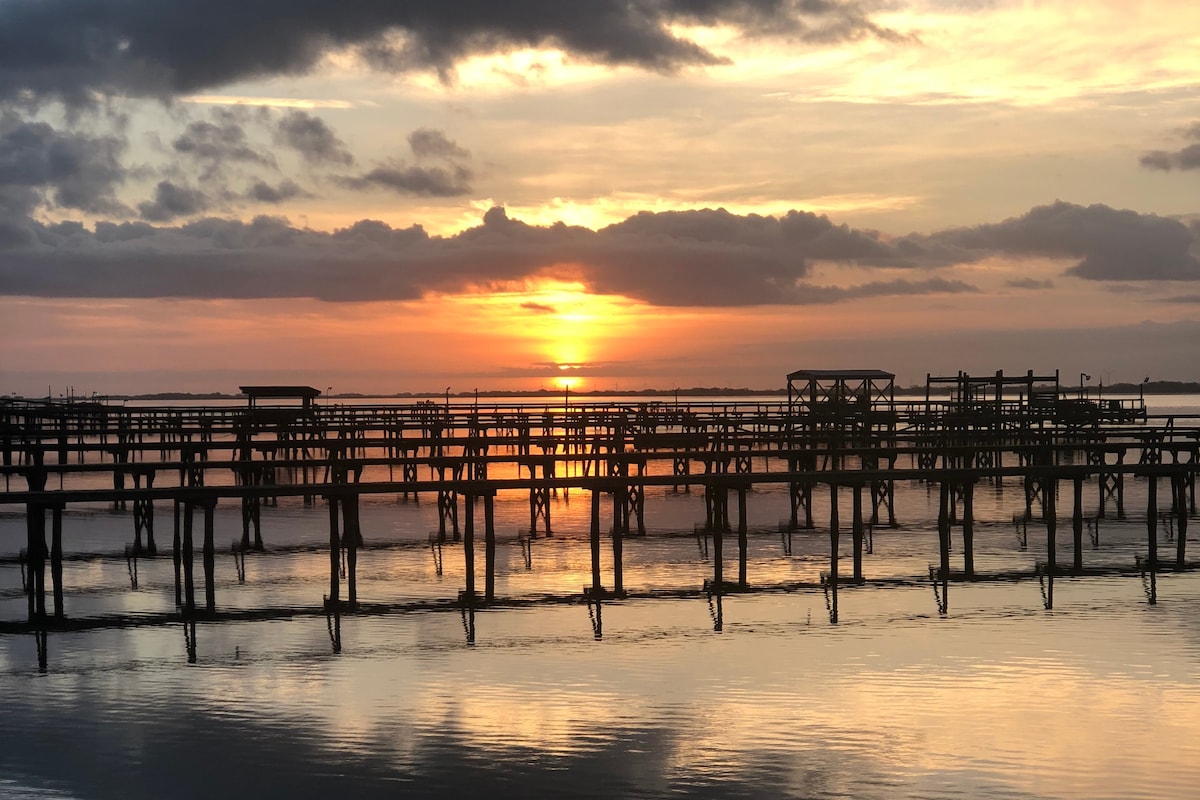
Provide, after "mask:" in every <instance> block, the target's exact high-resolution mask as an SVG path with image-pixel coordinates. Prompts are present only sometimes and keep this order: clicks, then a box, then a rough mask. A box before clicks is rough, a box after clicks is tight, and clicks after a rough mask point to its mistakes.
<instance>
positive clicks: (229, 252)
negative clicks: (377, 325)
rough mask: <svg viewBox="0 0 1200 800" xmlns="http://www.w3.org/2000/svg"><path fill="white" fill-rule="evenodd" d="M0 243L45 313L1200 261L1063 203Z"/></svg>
mask: <svg viewBox="0 0 1200 800" xmlns="http://www.w3.org/2000/svg"><path fill="white" fill-rule="evenodd" d="M206 202H207V200H206V198H205V197H204V196H203V195H201V194H199V193H197V192H195V191H194V190H191V189H189V188H187V187H186V186H176V185H175V184H172V183H170V182H169V181H163V182H162V183H161V184H159V187H158V189H157V190H156V193H155V198H154V200H153V201H152V202H148V203H144V204H143V205H142V206H141V207H140V209H139V210H140V211H141V212H142V217H143V219H145V220H149V221H160V220H169V219H173V218H177V217H185V216H190V215H194V214H195V213H198V212H199V211H200V210H202V209H203V207H204V206H205V203H206ZM0 236H7V237H8V238H7V241H8V242H9V244H8V246H7V249H6V250H5V252H4V258H3V259H0V287H3V291H5V292H8V293H11V294H30V295H47V296H85V297H173V296H181V297H228V298H261V297H316V298H320V299H324V300H330V301H359V300H383V299H414V298H419V297H422V296H424V295H427V294H430V293H442V292H459V291H469V290H472V289H474V288H476V287H480V286H488V285H492V284H495V283H496V282H505V281H519V280H524V279H527V278H530V277H536V276H544V275H555V276H558V277H568V278H570V279H571V280H577V281H580V282H581V283H583V284H584V285H586V286H587V287H588V288H589V289H590V290H592V291H594V292H599V293H612V294H620V295H624V296H627V297H631V298H634V299H638V300H641V301H644V302H646V303H650V304H655V305H662V306H712V307H720V306H749V305H765V304H776V305H804V304H812V303H835V302H843V301H849V300H854V299H856V298H863V297H880V296H905V295H917V294H952V293H963V292H971V291H974V290H975V287H973V286H972V285H971V284H970V283H968V282H964V281H962V280H957V279H955V278H954V277H953V275H952V274H951V275H947V274H945V273H937V274H933V275H930V274H928V273H926V274H925V275H921V273H920V272H917V273H910V274H913V275H915V276H916V277H906V278H901V279H897V278H896V275H895V271H894V269H893V270H891V271H889V273H887V274H881V275H880V276H879V278H878V279H874V280H872V279H869V278H868V279H867V280H865V281H864V282H862V283H859V284H857V285H853V286H833V285H822V284H821V283H818V282H815V281H814V269H813V267H814V265H815V264H818V263H824V262H835V263H845V264H853V265H857V266H859V267H862V268H871V267H890V268H896V267H904V268H907V269H909V270H920V269H922V268H925V269H935V268H939V267H947V266H953V265H956V264H965V263H969V262H973V261H979V260H982V259H986V258H995V257H1009V258H1012V259H1015V260H1019V259H1022V258H1060V259H1062V260H1063V261H1064V262H1065V264H1064V266H1063V269H1064V273H1066V274H1070V275H1073V276H1075V277H1078V278H1084V279H1098V280H1105V281H1128V280H1141V281H1152V280H1157V281H1183V280H1188V281H1194V280H1200V264H1197V263H1196V260H1195V257H1194V256H1193V255H1190V252H1191V251H1194V250H1195V248H1197V247H1198V246H1200V233H1198V232H1197V231H1194V230H1192V229H1191V228H1189V227H1187V226H1184V225H1183V224H1182V223H1179V222H1177V221H1175V220H1169V219H1165V218H1162V217H1157V216H1154V215H1144V214H1137V213H1135V212H1132V211H1119V210H1115V209H1111V208H1108V207H1107V206H1088V207H1084V206H1075V205H1071V204H1067V203H1055V204H1053V205H1049V206H1042V207H1039V208H1035V209H1032V210H1031V211H1030V212H1029V213H1027V214H1025V215H1023V216H1020V217H1016V218H1013V219H1009V220H1005V221H1003V222H999V223H994V224H989V225H980V226H976V227H973V228H955V229H951V230H946V231H939V232H936V233H933V234H928V235H916V234H911V235H908V236H904V237H899V238H892V237H887V236H884V235H883V234H881V233H878V232H875V231H868V230H861V229H855V228H850V227H848V226H845V225H838V224H835V223H834V222H832V221H831V220H829V219H828V218H827V217H825V216H819V215H815V214H811V213H807V212H800V211H793V212H790V213H789V214H787V215H784V216H782V217H779V218H774V217H763V216H758V215H754V214H749V215H738V214H732V213H729V212H728V211H724V210H721V209H716V210H703V211H677V212H667V213H660V214H652V213H642V214H638V215H636V216H634V217H630V218H629V219H627V220H625V221H623V222H621V223H618V224H615V225H611V226H609V227H607V228H603V229H601V230H598V231H592V230H589V229H587V228H581V227H575V226H569V225H564V224H562V223H557V224H554V225H550V226H538V225H529V224H527V223H524V222H521V221H520V220H515V219H512V218H510V217H509V216H508V215H507V214H506V213H505V211H504V209H502V208H498V207H497V208H492V209H491V210H489V211H488V212H487V213H486V214H485V215H484V218H483V221H482V224H480V225H478V226H476V227H474V228H470V229H467V230H464V231H462V232H461V233H459V234H456V235H454V236H448V237H439V236H430V235H429V234H428V233H426V232H425V230H423V229H422V228H421V227H419V226H413V227H409V228H392V227H391V226H389V225H387V224H385V223H383V222H379V221H375V220H362V221H360V222H357V223H355V224H354V225H352V226H350V227H348V228H343V229H340V230H336V231H334V232H332V233H325V232H319V231H313V230H308V229H304V228H297V227H295V226H293V225H291V224H290V223H288V222H287V221H286V220H284V219H280V218H274V217H258V218H256V219H254V220H252V221H251V222H241V221H237V220H227V219H215V218H207V219H199V220H196V221H194V222H190V223H187V224H185V225H180V226H165V225H164V226H154V225H148V224H146V223H144V222H143V223H126V224H122V225H113V224H111V223H104V224H98V225H97V226H96V228H95V230H94V231H93V232H89V231H87V230H86V229H85V228H83V227H82V226H79V225H75V226H74V227H71V228H65V227H62V226H59V227H49V226H46V225H41V224H39V223H36V222H33V221H31V220H25V221H24V226H23V228H20V229H18V230H17V231H16V232H15V233H13V232H9V233H8V234H4V233H3V232H0ZM0 246H3V245H2V244H0ZM1013 285H1015V286H1018V287H1023V288H1030V289H1036V288H1042V286H1044V284H1042V283H1041V282H1039V281H1033V280H1029V281H1019V280H1018V281H1016V282H1014V284H1013ZM529 310H531V311H543V309H541V308H535V307H530V308H529ZM547 310H549V309H547Z"/></svg>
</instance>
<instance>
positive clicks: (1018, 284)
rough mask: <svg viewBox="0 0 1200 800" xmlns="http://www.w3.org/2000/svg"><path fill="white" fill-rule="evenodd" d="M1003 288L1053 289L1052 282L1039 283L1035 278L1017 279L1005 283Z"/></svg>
mask: <svg viewBox="0 0 1200 800" xmlns="http://www.w3.org/2000/svg"><path fill="white" fill-rule="evenodd" d="M1004 285H1005V286H1008V287H1009V288H1012V289H1053V288H1054V281H1039V280H1037V279H1036V278H1018V279H1016V280H1011V281H1005V282H1004Z"/></svg>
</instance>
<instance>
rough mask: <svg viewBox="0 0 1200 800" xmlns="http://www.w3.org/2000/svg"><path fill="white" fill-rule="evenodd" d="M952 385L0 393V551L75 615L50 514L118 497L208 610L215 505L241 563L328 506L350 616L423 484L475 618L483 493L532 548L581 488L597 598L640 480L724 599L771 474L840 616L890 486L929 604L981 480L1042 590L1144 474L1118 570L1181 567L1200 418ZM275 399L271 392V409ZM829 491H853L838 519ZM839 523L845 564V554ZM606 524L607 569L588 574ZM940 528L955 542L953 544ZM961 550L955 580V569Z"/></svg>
mask: <svg viewBox="0 0 1200 800" xmlns="http://www.w3.org/2000/svg"><path fill="white" fill-rule="evenodd" d="M1051 380H1052V381H1053V384H1051V383H1050V381H1051ZM951 381H953V385H954V386H955V387H956V388H955V390H954V391H953V392H951V394H950V397H949V398H948V399H945V398H941V399H939V398H937V397H935V396H934V395H933V394H929V395H927V397H926V399H925V400H924V401H921V400H915V401H908V400H897V399H896V398H895V395H894V389H893V386H892V376H891V375H890V374H888V373H885V372H881V371H876V370H858V371H844V372H835V371H799V372H794V373H792V374H791V375H789V376H788V396H787V399H786V400H783V399H781V400H780V401H778V402H774V403H764V402H747V403H739V402H721V403H669V402H668V403H659V402H645V403H641V402H639V403H636V404H628V403H624V404H605V403H580V402H575V403H570V404H568V403H565V402H564V403H563V404H559V405H552V404H545V403H543V404H519V405H501V404H478V403H469V404H467V403H450V402H446V403H435V402H418V403H412V404H406V405H394V404H389V405H343V404H335V403H329V402H319V401H318V395H319V392H317V390H315V389H310V388H308V387H243V388H244V389H245V390H246V394H247V396H248V398H249V403H248V405H247V406H245V407H240V408H234V407H208V408H181V407H153V408H149V407H148V408H136V407H124V406H109V405H101V404H95V403H61V402H35V401H15V400H0V455H2V457H3V464H2V465H0V474H3V477H4V491H3V492H2V493H0V507H3V506H13V507H16V508H18V509H23V511H24V514H25V519H26V529H27V537H26V542H25V547H24V548H23V549H22V550H21V552H20V553H11V554H0V558H8V559H12V558H16V559H18V560H19V561H20V562H21V565H22V569H23V572H24V575H25V581H24V585H25V591H26V595H27V599H28V615H27V620H26V622H25V623H24V624H27V625H30V626H35V627H46V626H54V625H64V626H65V625H69V624H70V621H69V620H68V615H67V609H66V608H65V600H64V587H63V578H62V575H63V573H62V566H63V560H64V558H65V557H67V551H66V550H65V543H64V541H63V530H62V517H63V512H64V510H65V509H66V508H68V507H70V506H77V505H80V506H88V507H94V506H96V505H98V504H102V505H104V506H106V507H109V508H112V509H114V510H116V511H130V512H131V515H130V519H131V523H132V524H131V534H132V544H131V545H129V548H128V550H127V551H126V556H127V557H130V558H133V559H135V560H136V559H137V558H151V557H154V556H156V555H157V554H159V553H162V552H164V551H165V550H166V549H168V547H169V551H170V554H171V559H172V562H173V565H174V574H175V601H176V605H177V608H178V616H179V617H183V618H195V617H197V616H204V615H206V614H207V615H216V614H219V613H221V608H220V605H219V598H218V597H217V595H216V588H215V582H214V561H215V556H216V552H217V551H216V548H217V545H216V532H215V529H214V528H215V526H214V511H215V509H216V508H217V506H218V504H223V503H237V504H240V506H241V511H242V515H241V519H242V525H241V530H240V537H239V539H238V540H237V541H236V542H235V545H234V551H235V554H237V555H238V556H239V557H240V558H241V559H243V561H240V562H239V574H241V575H244V558H245V555H246V553H248V552H253V551H254V550H261V549H263V547H264V541H265V540H269V537H270V531H265V532H264V531H263V530H262V515H261V507H262V506H263V505H264V504H271V503H277V502H278V501H279V499H280V498H285V497H291V498H300V499H301V501H302V502H303V503H305V504H309V505H315V504H317V503H323V504H325V505H326V506H327V510H328V530H329V539H328V556H329V585H328V592H327V594H326V595H325V597H324V599H323V603H320V604H314V607H316V608H318V609H321V610H328V611H332V612H334V613H337V614H340V613H342V612H343V611H352V610H355V609H356V608H359V600H358V591H357V580H356V575H357V563H358V559H359V557H360V551H361V550H363V549H364V548H365V547H366V546H367V541H366V537H365V536H364V532H363V531H362V528H361V523H360V508H359V506H360V500H361V499H362V498H363V497H364V496H368V495H392V496H395V497H396V498H397V499H398V500H403V499H407V498H410V497H414V496H421V495H425V496H433V497H436V498H437V508H438V528H437V531H436V534H435V537H434V542H433V544H434V545H440V544H442V543H445V542H447V541H451V542H461V544H462V545H463V548H462V552H463V558H464V563H465V585H464V586H463V587H462V589H461V591H460V592H459V593H458V594H457V595H456V597H455V598H454V602H455V603H457V604H460V605H462V606H464V607H470V608H474V607H476V606H479V605H484V604H488V603H495V602H499V601H503V600H504V598H498V597H497V596H496V591H495V574H496V536H497V531H496V523H495V514H494V501H495V498H496V495H497V493H498V492H514V491H519V492H522V493H525V494H527V496H528V502H529V528H528V530H527V531H526V532H525V533H523V536H525V537H527V538H529V539H535V538H538V537H545V536H552V535H553V534H554V525H553V521H552V519H551V510H552V508H553V503H552V502H551V498H552V497H554V496H556V495H558V494H559V493H564V494H565V493H570V492H588V493H590V498H589V499H590V527H589V531H588V536H589V549H590V552H591V565H592V570H591V582H590V584H589V585H588V586H586V587H583V591H582V592H581V595H580V597H581V598H587V599H588V600H589V601H599V600H601V599H604V598H609V597H622V596H625V595H626V594H627V593H628V592H629V591H630V590H629V588H628V587H626V585H625V579H624V573H623V543H624V540H625V538H627V537H636V536H643V535H646V533H647V531H646V526H645V508H646V502H647V489H651V488H660V487H661V488H664V489H671V490H675V491H679V492H693V493H695V495H697V496H698V497H701V496H702V498H703V520H704V521H703V523H702V524H701V525H700V526H699V530H700V531H701V532H702V533H703V534H704V535H705V536H706V537H708V538H709V539H710V540H711V543H712V548H713V557H712V563H713V568H712V569H713V572H712V576H711V578H710V579H707V580H704V581H703V583H702V585H701V588H702V589H703V590H704V591H707V592H709V593H711V594H713V595H715V596H717V597H718V598H719V597H720V595H722V594H725V593H728V592H733V591H746V590H749V589H751V588H753V586H752V577H753V576H751V575H750V574H748V568H747V504H748V503H749V502H750V500H751V496H752V494H753V491H754V490H755V489H758V488H764V487H769V486H779V487H785V488H786V491H787V493H788V497H789V499H790V503H789V506H790V515H789V518H788V519H787V520H785V521H784V526H785V527H786V529H787V530H803V529H816V528H817V527H818V520H816V519H815V518H814V508H815V505H814V497H815V496H819V495H820V494H822V493H823V494H825V495H826V496H828V497H829V504H828V507H829V519H828V521H827V524H821V526H820V527H821V528H826V529H827V530H828V533H829V569H828V572H827V573H826V575H825V576H824V578H823V579H822V581H821V587H822V588H823V589H824V590H825V591H827V592H828V595H829V598H830V619H831V620H832V621H835V622H836V621H837V616H838V589H839V586H845V585H846V584H851V585H853V584H860V583H862V582H864V581H865V580H867V578H866V570H865V567H864V555H866V554H869V551H870V537H871V536H872V532H873V531H875V530H878V529H881V528H886V527H887V526H894V525H896V524H897V520H898V519H902V518H903V514H904V509H900V508H897V507H896V503H895V486H896V484H897V483H902V482H916V481H919V482H924V483H926V484H928V485H929V486H930V487H934V486H936V487H937V491H938V493H939V506H938V508H939V511H938V521H937V531H938V541H939V545H938V552H937V554H936V557H937V564H936V566H935V567H934V568H933V570H932V572H931V575H930V578H931V579H933V580H935V581H938V582H941V584H942V595H941V596H942V597H945V596H946V594H945V588H946V585H947V584H948V583H949V582H951V581H971V580H985V579H987V578H988V577H989V576H988V575H984V574H979V573H977V571H976V569H975V564H974V545H973V542H974V519H975V515H974V494H975V489H976V486H977V485H978V484H979V483H980V482H984V481H993V480H997V479H1015V480H1018V481H1020V483H1021V484H1022V486H1023V491H1024V513H1023V514H1021V515H1019V519H1018V520H1017V521H1016V523H1015V524H1018V525H1025V526H1029V525H1041V526H1044V527H1045V530H1046V533H1047V538H1048V542H1049V545H1048V550H1047V558H1046V563H1045V564H1044V565H1042V566H1040V567H1039V570H1038V575H1039V576H1041V577H1043V578H1045V577H1049V579H1050V580H1051V586H1052V581H1053V577H1054V576H1056V575H1062V574H1085V572H1086V569H1087V565H1085V564H1084V562H1083V544H1082V542H1083V531H1084V527H1085V523H1086V522H1087V520H1085V517H1084V498H1085V495H1087V496H1091V497H1094V498H1095V499H1096V503H1097V506H1098V509H1099V511H1098V513H1099V515H1100V516H1104V515H1107V514H1112V515H1113V516H1115V517H1117V518H1124V517H1125V516H1126V514H1127V511H1128V510H1129V509H1127V506H1128V502H1127V498H1126V489H1127V486H1128V485H1129V484H1130V482H1132V481H1139V482H1144V484H1145V486H1146V495H1147V497H1148V499H1147V505H1146V508H1145V512H1144V514H1145V520H1146V526H1147V535H1148V538H1147V550H1146V556H1145V559H1144V560H1139V563H1138V564H1137V565H1136V566H1131V569H1134V568H1136V569H1137V570H1141V571H1145V572H1148V574H1149V575H1150V576H1151V582H1152V583H1153V576H1154V575H1155V574H1156V573H1157V572H1158V571H1159V570H1163V569H1175V570H1181V569H1189V568H1191V566H1192V564H1190V563H1189V562H1188V561H1187V558H1186V556H1187V554H1186V541H1187V529H1188V527H1187V526H1188V520H1189V516H1190V515H1193V514H1195V511H1196V500H1195V486H1196V474H1197V471H1200V420H1196V419H1174V418H1163V419H1159V418H1154V417H1150V416H1148V415H1147V414H1146V412H1145V406H1144V404H1141V403H1140V402H1138V401H1136V400H1134V401H1130V400H1114V399H1110V400H1104V401H1101V400H1096V401H1091V400H1087V399H1086V398H1072V397H1065V396H1064V395H1063V393H1062V390H1061V388H1060V387H1059V385H1058V381H1057V376H1053V378H1051V377H1050V376H1035V375H1033V374H1032V373H1029V374H1027V375H1025V376H1020V377H1018V378H1006V377H1005V376H1003V374H1002V373H997V374H996V375H995V376H989V377H988V378H986V379H982V380H977V379H973V378H971V377H970V376H964V375H962V374H960V375H959V376H957V377H956V378H953V379H941V378H932V377H931V378H930V386H931V387H933V386H937V385H938V384H939V383H940V382H951ZM271 400H274V401H277V403H276V404H275V405H267V404H266V402H265V401H271ZM288 403H290V404H288ZM1060 486H1063V487H1069V489H1070V491H1069V492H1067V494H1069V496H1070V497H1071V505H1070V509H1069V519H1070V525H1071V536H1072V543H1073V548H1072V555H1073V558H1072V560H1071V563H1070V566H1069V567H1066V568H1064V567H1063V566H1060V565H1059V564H1058V562H1057V560H1056V555H1055V554H1056V549H1055V547H1054V542H1055V536H1056V535H1057V531H1056V526H1057V524H1058V520H1059V519H1060V514H1059V511H1058V509H1057V498H1058V497H1059V487H1060ZM843 489H844V490H845V492H844V493H843V492H842V490H843ZM840 493H841V494H840ZM841 495H844V496H845V497H848V498H849V500H850V507H849V510H850V513H849V526H848V528H846V529H843V525H844V523H843V520H842V517H841V514H842V507H843V506H844V505H845V500H840V499H839V497H840V496H841ZM698 502H699V501H698ZM698 507H699V506H698ZM162 509H167V510H169V511H170V512H171V516H170V517H169V521H170V523H171V528H170V530H171V534H172V535H171V542H170V544H169V546H168V545H167V544H166V543H165V542H163V541H161V539H162V528H161V526H157V527H156V522H157V515H158V514H159V512H160V511H161V510H162ZM1163 515H1167V516H1169V517H1170V518H1171V519H1172V524H1173V525H1174V526H1175V528H1176V529H1177V531H1178V533H1177V536H1176V539H1175V544H1176V547H1175V549H1174V552H1173V553H1171V554H1169V555H1166V556H1164V555H1163V554H1160V553H1159V551H1158V542H1157V536H1156V531H1157V528H1158V526H1159V524H1160V519H1159V518H1160V517H1161V516H1163ZM1139 516H1140V515H1139ZM822 523H824V521H822ZM847 532H848V533H849V535H850V537H851V540H852V550H851V552H852V561H851V563H850V564H849V565H848V566H849V569H848V570H847V569H845V568H844V567H843V565H842V564H841V563H839V542H840V537H841V536H842V535H843V533H847ZM606 534H607V536H608V538H609V540H610V542H609V544H610V546H611V565H612V566H611V571H610V572H609V574H608V575H605V574H604V572H603V570H602V569H601V562H602V558H601V555H602V550H603V539H604V537H605V535H606ZM956 536H957V537H959V538H960V539H961V543H962V544H961V547H960V548H955V547H953V546H952V539H953V538H954V537H956ZM726 537H728V544H729V546H730V547H731V548H735V549H736V551H737V559H738V561H737V573H736V579H734V580H730V578H732V577H733V576H732V575H730V576H727V575H726V574H725V572H724V565H725V557H724V553H725V547H726V544H727V542H726ZM479 538H482V539H483V570H482V578H483V580H482V589H481V588H480V586H479V585H477V583H476V579H477V572H478V570H477V565H476V561H475V556H476V552H475V550H476V540H477V539H479ZM955 550H958V551H960V552H961V558H962V565H961V570H954V569H953V565H952V563H951V553H952V551H955ZM439 552H440V551H439ZM197 556H199V559H198V560H199V561H200V564H199V570H197V565H196V561H197ZM47 567H48V568H49V569H48V570H47ZM132 569H133V568H132V567H131V570H132ZM47 571H48V572H49V576H48V578H49V579H47V574H46V573H47ZM197 572H199V575H197ZM131 574H132V572H131ZM343 574H344V576H345V577H344V578H343ZM634 591H635V592H636V587H635V588H634ZM1051 597H1052V589H1051ZM1149 599H1150V601H1151V602H1155V601H1156V595H1155V594H1154V593H1151V594H1150V595H1149ZM939 602H940V601H939ZM597 621H598V610H597Z"/></svg>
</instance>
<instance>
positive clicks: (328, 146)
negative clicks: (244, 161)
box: [276, 110, 354, 166]
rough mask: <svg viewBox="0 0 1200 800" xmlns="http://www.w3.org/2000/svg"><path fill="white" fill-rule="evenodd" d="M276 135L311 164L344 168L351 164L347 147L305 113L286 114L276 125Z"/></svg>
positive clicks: (316, 119) (352, 157)
mask: <svg viewBox="0 0 1200 800" xmlns="http://www.w3.org/2000/svg"><path fill="white" fill-rule="evenodd" d="M276 133H277V136H278V137H279V139H280V141H282V142H283V143H284V144H286V145H287V146H288V147H291V148H292V149H293V150H295V151H297V152H298V153H300V155H301V156H302V157H303V158H304V160H305V161H308V162H310V163H313V164H341V165H343V166H350V165H351V164H353V163H354V156H352V155H351V154H350V151H349V150H347V149H346V143H345V142H343V141H342V140H341V139H339V138H338V136H337V134H335V133H334V132H333V129H332V128H330V127H329V125H327V124H326V123H325V121H324V120H322V119H321V118H320V117H315V116H313V115H312V114H309V113H307V112H304V111H295V110H293V111H288V112H287V113H286V114H284V115H283V118H282V119H281V120H280V121H279V125H278V126H277V130H276Z"/></svg>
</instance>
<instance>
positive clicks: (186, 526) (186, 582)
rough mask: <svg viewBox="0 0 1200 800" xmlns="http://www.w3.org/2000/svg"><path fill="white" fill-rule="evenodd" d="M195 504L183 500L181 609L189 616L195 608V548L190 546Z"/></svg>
mask: <svg viewBox="0 0 1200 800" xmlns="http://www.w3.org/2000/svg"><path fill="white" fill-rule="evenodd" d="M194 510H195V505H194V503H193V502H192V501H191V500H184V501H183V610H184V612H185V613H186V614H188V615H189V616H190V615H191V614H192V613H193V612H194V611H195V610H196V583H195V581H194V580H193V577H192V574H193V569H192V565H193V560H194V558H195V548H194V547H193V546H192V522H193V520H192V517H193V511H194Z"/></svg>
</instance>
